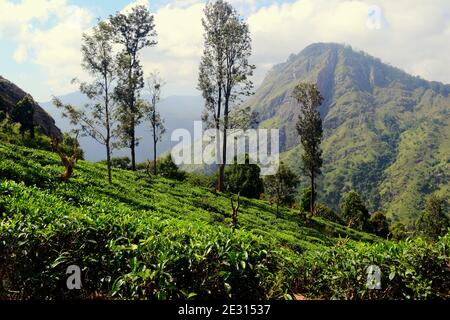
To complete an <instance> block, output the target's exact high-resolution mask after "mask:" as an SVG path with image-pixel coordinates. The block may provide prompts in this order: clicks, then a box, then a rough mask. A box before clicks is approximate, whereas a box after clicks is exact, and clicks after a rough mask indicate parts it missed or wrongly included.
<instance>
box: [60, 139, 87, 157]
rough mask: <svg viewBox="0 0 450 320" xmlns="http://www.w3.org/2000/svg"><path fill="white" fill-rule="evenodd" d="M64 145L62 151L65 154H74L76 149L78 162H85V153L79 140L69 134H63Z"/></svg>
mask: <svg viewBox="0 0 450 320" xmlns="http://www.w3.org/2000/svg"><path fill="white" fill-rule="evenodd" d="M62 138H63V143H62V144H61V149H62V151H63V152H64V153H65V154H70V155H72V154H73V150H74V148H76V150H77V152H76V156H77V159H78V160H84V151H83V149H81V147H80V143H79V142H78V140H77V139H76V138H75V137H73V136H72V135H70V134H68V133H66V132H65V133H63V137H62Z"/></svg>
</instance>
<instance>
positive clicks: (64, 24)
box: [0, 0, 93, 98]
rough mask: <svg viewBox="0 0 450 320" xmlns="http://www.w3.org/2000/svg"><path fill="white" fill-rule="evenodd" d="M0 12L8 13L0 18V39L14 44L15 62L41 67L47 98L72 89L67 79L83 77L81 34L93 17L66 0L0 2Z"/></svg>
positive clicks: (1, 0) (3, 0)
mask: <svg viewBox="0 0 450 320" xmlns="http://www.w3.org/2000/svg"><path fill="white" fill-rule="evenodd" d="M0 12H2V13H3V12H5V13H7V14H2V15H0V39H1V38H3V39H6V40H12V41H13V42H15V43H16V44H17V48H16V50H15V52H14V56H13V59H14V60H15V61H16V62H17V63H24V62H27V61H29V62H32V63H34V64H36V65H39V66H41V67H42V69H43V70H44V71H43V72H44V76H45V78H46V82H47V85H48V87H49V90H48V93H47V94H48V96H50V95H51V94H60V93H63V92H67V91H73V90H75V88H74V86H73V85H71V84H70V80H71V79H72V78H73V77H75V76H81V75H82V72H81V68H80V63H81V57H80V44H81V35H82V32H83V31H84V30H86V29H87V28H88V27H89V26H90V25H91V23H92V21H93V16H92V14H91V13H90V12H89V11H88V10H86V9H84V8H81V7H78V6H74V5H70V4H68V3H67V1H66V0H22V1H21V2H12V1H8V0H0ZM41 76H42V75H41ZM39 80H40V81H42V80H41V79H39ZM44 81H45V80H44ZM30 89H32V88H30ZM48 96H47V98H48ZM38 98H40V97H38Z"/></svg>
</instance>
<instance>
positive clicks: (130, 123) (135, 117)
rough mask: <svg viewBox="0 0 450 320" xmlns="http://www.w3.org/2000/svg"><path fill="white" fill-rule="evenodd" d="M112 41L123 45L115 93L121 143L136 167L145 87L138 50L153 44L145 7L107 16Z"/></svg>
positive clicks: (151, 19)
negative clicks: (112, 33)
mask: <svg viewBox="0 0 450 320" xmlns="http://www.w3.org/2000/svg"><path fill="white" fill-rule="evenodd" d="M110 22H111V25H112V26H113V30H114V34H115V37H114V39H115V42H116V43H117V44H120V45H122V46H123V50H122V52H121V53H120V54H119V55H118V59H117V60H118V78H119V81H118V85H117V87H116V90H115V93H116V97H117V100H118V101H119V102H120V104H119V105H120V108H119V120H120V126H119V133H120V137H121V141H122V144H121V145H122V146H126V147H129V148H130V149H131V167H132V170H136V147H137V145H138V140H137V138H136V126H137V125H139V123H140V122H141V120H142V118H143V111H142V110H141V109H140V107H142V104H139V103H138V100H139V96H140V91H141V90H142V88H143V87H144V77H143V71H142V65H141V63H140V60H139V53H140V51H141V50H142V49H144V48H145V47H150V46H154V45H156V43H157V42H156V40H155V39H154V38H155V37H156V31H155V24H154V17H153V15H152V14H151V13H150V12H149V10H148V9H147V7H146V6H135V7H133V8H132V9H131V11H130V12H129V13H127V14H125V13H117V14H116V15H115V16H111V17H110Z"/></svg>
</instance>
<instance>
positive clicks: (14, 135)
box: [0, 116, 51, 151]
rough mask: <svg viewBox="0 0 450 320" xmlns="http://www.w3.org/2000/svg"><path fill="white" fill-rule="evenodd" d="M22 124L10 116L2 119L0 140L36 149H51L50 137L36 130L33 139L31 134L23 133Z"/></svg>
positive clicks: (0, 122)
mask: <svg viewBox="0 0 450 320" xmlns="http://www.w3.org/2000/svg"><path fill="white" fill-rule="evenodd" d="M20 130H21V127H20V124H18V123H13V122H12V121H11V119H10V117H9V116H6V117H5V119H3V120H2V121H0V141H2V142H6V143H12V144H15V145H21V146H26V147H30V148H34V149H41V150H48V151H50V150H51V146H50V138H48V137H47V136H46V135H44V134H42V133H40V132H36V133H35V135H34V138H33V139H32V138H31V137H30V136H29V135H22V134H21V132H20Z"/></svg>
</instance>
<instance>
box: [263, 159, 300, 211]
mask: <svg viewBox="0 0 450 320" xmlns="http://www.w3.org/2000/svg"><path fill="white" fill-rule="evenodd" d="M299 182H300V181H299V178H298V176H297V175H296V174H295V173H294V172H293V171H292V170H291V169H289V167H287V166H286V165H285V164H284V163H280V168H279V169H278V172H277V173H276V174H275V175H272V176H267V177H266V178H265V179H264V192H265V193H266V194H267V195H268V196H269V199H270V200H271V202H275V204H276V206H277V211H276V214H277V217H279V207H280V205H287V206H292V205H293V204H294V203H295V195H296V190H297V186H298V184H299Z"/></svg>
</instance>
